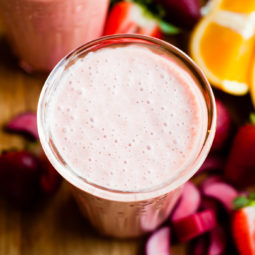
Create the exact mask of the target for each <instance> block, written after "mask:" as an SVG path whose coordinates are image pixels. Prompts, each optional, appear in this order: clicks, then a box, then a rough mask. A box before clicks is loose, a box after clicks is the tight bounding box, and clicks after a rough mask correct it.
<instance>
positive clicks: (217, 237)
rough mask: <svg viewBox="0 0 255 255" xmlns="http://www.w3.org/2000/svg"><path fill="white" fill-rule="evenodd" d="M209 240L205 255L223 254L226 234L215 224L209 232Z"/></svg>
mask: <svg viewBox="0 0 255 255" xmlns="http://www.w3.org/2000/svg"><path fill="white" fill-rule="evenodd" d="M209 235H210V237H209V238H210V241H209V246H208V251H207V253H206V254H207V255H223V254H224V253H225V250H226V246H227V242H226V235H225V232H224V230H223V228H222V227H221V226H219V225H217V226H216V227H215V228H214V229H213V230H212V231H211V232H210V234H209Z"/></svg>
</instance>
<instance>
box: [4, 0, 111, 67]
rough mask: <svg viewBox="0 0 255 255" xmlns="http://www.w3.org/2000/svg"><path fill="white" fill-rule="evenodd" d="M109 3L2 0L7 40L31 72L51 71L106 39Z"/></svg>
mask: <svg viewBox="0 0 255 255" xmlns="http://www.w3.org/2000/svg"><path fill="white" fill-rule="evenodd" d="M108 5H109V0H71V1H70V0H0V15H1V18H2V19H3V22H4V25H5V28H6V36H7V38H8V40H9V42H10V44H11V46H12V49H13V51H14V53H15V54H16V55H17V57H18V58H19V60H20V65H21V67H22V68H23V69H25V70H26V71H28V72H33V71H45V72H48V71H51V69H52V68H53V67H54V66H55V65H56V64H57V62H58V61H59V60H60V59H61V58H62V57H64V56H65V55H66V54H67V53H69V52H70V51H71V50H73V49H75V48H77V47H79V46H81V45H82V44H84V43H86V42H88V41H91V40H94V39H96V38H97V37H99V36H101V35H102V32H103V28H104V22H105V18H106V13H107V10H108Z"/></svg>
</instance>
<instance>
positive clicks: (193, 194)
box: [171, 182, 201, 221]
mask: <svg viewBox="0 0 255 255" xmlns="http://www.w3.org/2000/svg"><path fill="white" fill-rule="evenodd" d="M200 203H201V195H200V191H199V189H198V188H197V187H196V186H195V185H194V184H193V183H192V182H187V183H186V184H185V185H184V188H183V192H182V196H181V199H180V202H179V203H178V204H177V207H176V209H175V210H174V212H173V214H172V217H171V220H172V221H177V220H179V219H182V218H184V217H186V216H189V215H191V214H193V213H195V212H196V211H197V210H198V208H199V206H200Z"/></svg>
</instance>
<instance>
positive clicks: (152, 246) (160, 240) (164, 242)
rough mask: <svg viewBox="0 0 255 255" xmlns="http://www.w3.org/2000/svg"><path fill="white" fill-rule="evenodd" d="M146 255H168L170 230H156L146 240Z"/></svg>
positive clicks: (164, 228) (163, 228)
mask: <svg viewBox="0 0 255 255" xmlns="http://www.w3.org/2000/svg"><path fill="white" fill-rule="evenodd" d="M145 249H146V255H170V228H169V227H162V228H161V229H159V230H156V231H155V232H154V233H153V234H152V235H151V236H150V237H149V239H148V240H147V243H146V248H145Z"/></svg>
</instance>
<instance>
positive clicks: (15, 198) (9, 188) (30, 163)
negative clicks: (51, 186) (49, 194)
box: [0, 151, 40, 206]
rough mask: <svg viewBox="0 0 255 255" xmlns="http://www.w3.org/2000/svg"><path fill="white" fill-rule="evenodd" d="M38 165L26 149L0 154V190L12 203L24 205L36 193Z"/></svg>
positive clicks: (30, 200)
mask: <svg viewBox="0 0 255 255" xmlns="http://www.w3.org/2000/svg"><path fill="white" fill-rule="evenodd" d="M39 173H40V171H39V165H38V161H37V158H36V157H35V156H34V155H33V154H31V153H29V152H26V151H9V152H6V153H4V154H3V155H1V156H0V183H1V185H0V191H1V192H2V193H3V194H4V195H5V196H6V197H7V198H8V200H9V201H10V202H12V203H13V204H17V205H21V206H26V205H28V204H29V203H30V202H33V201H34V200H35V199H36V197H37V195H38V187H39Z"/></svg>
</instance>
